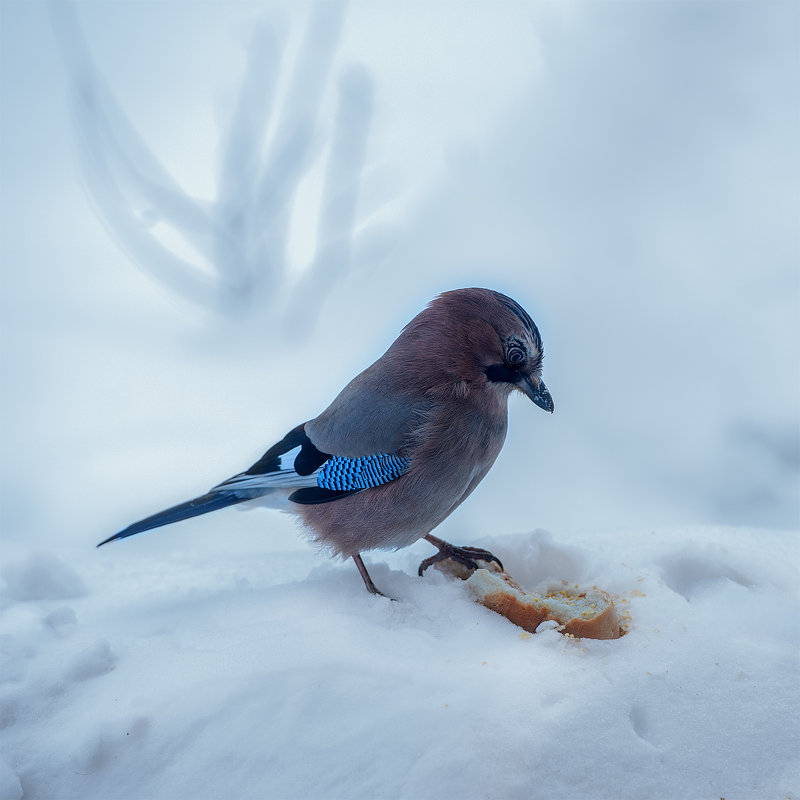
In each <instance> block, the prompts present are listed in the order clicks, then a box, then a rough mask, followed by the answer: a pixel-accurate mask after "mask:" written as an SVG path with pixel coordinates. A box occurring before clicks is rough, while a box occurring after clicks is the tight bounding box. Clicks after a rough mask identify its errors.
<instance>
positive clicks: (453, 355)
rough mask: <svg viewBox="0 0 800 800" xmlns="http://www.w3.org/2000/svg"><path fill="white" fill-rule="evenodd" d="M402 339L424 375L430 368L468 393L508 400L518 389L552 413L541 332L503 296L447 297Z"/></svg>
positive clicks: (460, 292) (467, 293)
mask: <svg viewBox="0 0 800 800" xmlns="http://www.w3.org/2000/svg"><path fill="white" fill-rule="evenodd" d="M403 339H405V340H406V342H405V343H406V346H411V345H412V342H413V349H414V350H415V351H416V353H415V356H416V358H415V359H414V369H416V370H419V371H420V372H423V373H427V372H429V369H428V368H426V367H429V368H430V372H433V371H434V370H435V371H436V372H437V373H438V375H440V376H442V377H441V380H443V381H444V382H445V383H448V384H450V385H451V386H455V387H461V388H462V389H463V391H464V392H469V391H470V390H471V388H473V387H481V386H482V387H484V388H487V389H489V391H491V392H493V393H495V394H497V395H499V396H501V397H503V398H505V397H508V395H509V394H510V393H511V392H512V391H514V390H515V389H518V390H519V391H521V392H522V393H523V394H525V395H527V397H529V398H530V399H531V400H533V402H534V403H536V405H537V406H539V408H542V409H544V410H545V411H550V412H552V411H553V407H554V406H553V398H552V397H551V396H550V392H549V391H548V390H547V387H546V386H545V385H544V381H543V380H542V358H543V355H544V353H543V348H542V337H541V335H540V334H539V329H538V328H537V327H536V324H535V323H534V321H533V320H532V319H531V318H530V316H529V314H528V313H527V311H525V309H524V308H522V306H521V305H519V303H517V302H516V301H515V300H512V299H511V298H510V297H506V295H504V294H500V292H495V291H492V290H490V289H455V290H454V291H451V292H445V293H444V294H441V295H439V296H438V297H437V298H436V299H435V300H434V301H433V302H432V303H431V304H430V305H429V306H428V308H426V309H425V310H424V311H423V312H422V313H420V314H418V315H417V316H416V317H415V318H414V319H413V320H412V321H411V322H410V323H409V324H408V325H407V326H406V329H405V330H404V332H403V336H401V338H400V340H398V343H399V342H400V341H401V340H403ZM405 349H406V348H405V347H404V350H405ZM409 349H410V347H409ZM432 383H433V385H441V384H440V383H439V380H436V381H433V382H432Z"/></svg>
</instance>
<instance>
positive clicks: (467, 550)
mask: <svg viewBox="0 0 800 800" xmlns="http://www.w3.org/2000/svg"><path fill="white" fill-rule="evenodd" d="M425 538H426V539H427V540H428V541H429V542H430V543H431V544H432V545H433V546H434V547H438V548H439V552H438V553H436V554H435V555H432V556H431V557H430V558H426V559H425V560H424V561H423V562H422V563H421V564H420V565H419V570H418V572H419V576H420V577H422V573H423V572H425V570H426V569H428V567H430V566H431V564H435V563H436V562H437V561H446V560H447V559H452V560H453V561H457V562H458V563H459V564H463V565H464V566H465V567H468V568H469V569H479V566H478V563H477V562H478V561H485V562H486V563H487V564H488V563H490V562H492V561H495V562H497V564H498V566H499V567H500V569H503V564H502V562H501V561H500V559H499V558H498V557H497V556H496V555H494V554H493V553H490V552H489V551H488V550H484V549H483V548H481V547H456V545H454V544H450V543H449V542H445V541H444V539H439V538H438V537H437V536H431V535H430V534H428V536H426V537H425Z"/></svg>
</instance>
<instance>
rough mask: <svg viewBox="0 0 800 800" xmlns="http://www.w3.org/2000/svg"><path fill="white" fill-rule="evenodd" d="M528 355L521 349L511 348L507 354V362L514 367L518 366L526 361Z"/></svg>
mask: <svg viewBox="0 0 800 800" xmlns="http://www.w3.org/2000/svg"><path fill="white" fill-rule="evenodd" d="M525 359H526V355H525V351H524V350H523V349H522V348H521V347H509V348H508V353H506V362H507V363H509V364H511V365H512V366H515V367H516V366H518V365H519V364H521V363H522V362H523V361H525Z"/></svg>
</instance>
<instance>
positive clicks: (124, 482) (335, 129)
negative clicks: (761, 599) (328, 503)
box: [0, 1, 800, 557]
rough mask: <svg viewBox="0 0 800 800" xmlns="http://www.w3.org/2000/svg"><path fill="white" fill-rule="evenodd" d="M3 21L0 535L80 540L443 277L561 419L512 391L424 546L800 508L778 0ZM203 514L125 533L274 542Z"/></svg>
mask: <svg viewBox="0 0 800 800" xmlns="http://www.w3.org/2000/svg"><path fill="white" fill-rule="evenodd" d="M0 23H1V24H0V37H2V39H1V42H0V58H2V71H1V72H0V81H1V89H2V95H1V102H0V112H1V114H2V119H0V170H1V172H0V178H1V179H2V193H1V196H0V202H1V203H2V205H1V206H0V225H1V226H2V230H1V233H2V245H1V246H2V251H0V259H1V261H2V300H1V301H0V302H2V337H0V338H1V339H2V387H3V388H2V403H3V405H2V418H3V425H2V450H3V459H2V461H3V475H2V502H1V505H0V508H1V510H2V530H3V536H4V537H8V538H10V539H12V540H16V541H18V542H20V543H22V542H24V543H26V544H35V543H37V542H40V543H42V545H43V546H48V545H51V544H53V543H55V542H60V543H62V544H66V545H69V546H75V547H77V548H89V547H91V546H93V545H94V544H95V543H96V542H97V541H99V540H100V539H102V538H105V537H107V536H108V535H110V534H111V533H113V532H115V531H116V530H118V529H120V528H121V527H123V526H124V525H127V524H128V523H129V522H131V521H133V520H135V519H139V518H141V517H142V516H145V515H147V514H149V513H152V512H154V511H156V510H159V509H160V508H162V507H164V506H166V505H171V504H173V503H176V502H179V501H182V500H185V499H188V498H190V497H193V496H196V495H197V494H200V493H202V492H204V491H205V490H206V489H207V488H209V487H210V486H212V485H214V484H215V483H217V482H219V481H220V480H222V479H224V478H226V477H228V476H229V475H232V474H234V473H236V472H238V471H240V470H241V469H244V468H246V467H247V466H249V465H250V464H251V463H253V462H254V461H255V460H256V459H257V458H258V457H259V456H260V455H261V454H262V452H263V451H264V450H265V449H266V448H267V447H268V446H269V445H271V444H272V443H273V442H274V441H276V440H277V439H279V438H281V437H282V436H283V435H284V434H285V433H286V431H288V430H289V429H290V428H292V427H294V426H295V425H296V424H298V423H299V422H301V421H304V420H306V419H309V418H311V417H313V416H315V415H316V414H318V413H319V412H320V411H321V410H323V408H324V407H325V406H326V405H327V404H328V403H329V402H330V401H331V400H332V399H333V397H334V396H335V395H336V394H337V393H338V391H339V390H340V389H341V388H342V386H343V385H344V384H345V383H346V382H347V381H348V380H350V378H352V377H353V376H354V375H355V374H356V373H357V372H358V371H360V370H361V369H363V368H365V367H366V366H368V365H369V364H370V363H371V362H372V361H373V360H374V359H375V358H377V357H378V356H379V355H381V353H383V351H384V350H385V349H386V347H388V345H389V344H390V343H391V342H392V341H393V339H394V338H395V336H396V335H397V333H398V332H399V330H400V329H401V327H402V326H403V325H404V324H405V323H406V322H407V321H408V320H409V319H410V318H411V317H412V316H413V315H414V314H415V313H417V312H418V311H419V310H420V309H421V308H422V307H423V306H424V304H425V303H426V302H428V301H429V300H430V299H431V298H432V297H433V296H435V295H436V294H437V293H438V292H441V291H445V290H447V289H452V288H456V287H462V286H487V287H491V288H494V289H497V290H499V291H502V292H504V293H507V294H509V295H511V296H512V297H514V298H515V299H516V300H518V301H519V302H520V303H521V304H522V305H523V306H524V307H525V308H526V309H527V310H528V311H529V313H530V314H531V316H532V317H533V318H534V319H535V320H536V322H537V324H538V326H539V328H540V330H541V332H542V336H543V338H544V343H545V354H546V357H545V362H544V379H545V381H546V382H547V385H548V387H549V388H550V390H551V392H552V394H553V397H554V400H555V404H556V413H555V414H553V415H552V416H550V415H545V414H543V413H542V412H541V411H539V410H538V409H536V408H535V407H534V406H533V405H532V404H531V403H530V402H528V401H526V400H525V399H524V398H522V397H519V398H515V399H513V400H512V402H511V407H510V430H509V438H508V440H507V443H506V446H505V449H504V450H503V453H502V454H501V456H500V458H499V460H498V462H497V464H496V466H495V468H494V469H493V470H492V472H490V474H489V476H488V477H487V479H486V480H485V481H484V482H483V484H482V485H481V487H480V488H479V489H478V490H477V491H476V492H475V494H474V495H473V496H472V497H471V498H470V500H469V501H468V502H467V504H466V505H465V506H463V507H462V508H461V509H459V511H458V512H457V513H455V514H454V515H453V516H452V517H451V518H450V519H449V520H448V521H447V522H446V523H445V525H443V526H442V528H441V529H440V530H441V531H442V533H441V535H442V536H443V537H444V538H445V539H449V540H455V541H458V542H467V541H469V540H470V537H473V538H474V537H476V536H479V535H480V536H484V535H499V534H501V533H510V532H521V531H529V530H532V529H534V528H547V529H549V530H553V531H559V532H568V531H569V530H577V529H584V530H591V529H592V528H612V527H613V528H630V529H631V530H632V531H633V532H636V531H643V530H649V529H650V527H653V526H657V525H663V524H672V523H689V524H692V523H711V522H713V523H723V524H730V525H738V526H745V525H746V526H763V527H779V528H791V527H795V528H796V527H797V526H798V523H799V522H800V520H799V519H798V507H799V505H800V496H799V495H800V488H799V487H800V483H799V481H798V473H799V472H800V428H799V426H798V408H800V377H799V375H798V363H800V361H799V359H798V349H799V348H800V335H799V334H800V314H799V313H798V312H800V294H799V293H798V278H799V277H800V274H799V266H798V265H799V259H798V256H800V244H799V243H798V230H800V229H799V228H798V200H799V199H800V198H798V186H799V185H800V184H799V183H798V180H799V179H800V123H799V121H798V107H799V106H798V98H799V97H800V92H799V90H800V78H799V77H798V76H800V69H799V67H800V64H798V42H799V41H800V35H799V22H798V10H797V6H796V4H794V3H790V2H785V3H784V2H758V3H755V2H752V3H751V2H736V3H726V2H684V3H677V2H669V3H661V2H648V3H639V4H633V3H627V2H599V3H569V2H568V3H558V4H554V3H504V2H499V3H498V2H492V3H489V2H481V3H478V2H475V3H458V4H456V3H444V2H441V3H433V4H428V3H421V2H420V3H416V2H405V3H373V2H366V1H365V2H351V3H349V4H348V5H346V6H345V5H343V4H338V3H333V2H327V3H322V4H317V5H313V4H305V3H294V2H292V3H277V2H276V3H272V2H269V3H267V2H261V3H256V2H253V3H250V2H238V3H235V4H231V3H221V2H202V3H194V4H191V5H189V4H186V3H177V2H161V3H133V2H129V3H121V2H114V3H105V4H101V3H78V4H75V5H74V6H71V5H67V4H63V3H57V4H54V5H52V6H48V5H45V4H40V3H21V2H3V3H2V4H0ZM221 514H222V515H225V516H222V518H220V516H221V515H212V516H213V517H216V518H217V519H216V521H211V520H210V518H203V519H198V520H194V521H192V522H191V523H186V524H185V525H183V526H177V527H176V528H174V529H165V530H164V531H162V532H159V533H158V535H157V536H153V537H151V538H150V540H149V541H150V545H149V547H160V546H165V545H162V544H157V543H156V542H157V541H159V542H167V543H169V542H177V541H178V540H179V539H180V538H181V537H186V536H192V537H194V539H193V541H194V540H198V539H199V540H201V541H200V543H198V548H207V549H208V552H209V553H211V552H212V551H213V547H214V546H219V547H243V548H248V547H253V546H256V545H258V546H261V545H262V543H263V546H264V547H275V548H278V547H296V546H297V539H296V534H295V532H294V528H293V525H292V523H291V521H290V520H289V519H288V518H287V517H283V516H281V515H279V514H277V513H275V512H267V511H261V512H253V513H248V514H241V515H239V514H235V513H234V512H232V511H231V512H221ZM190 526H191V530H189V529H188V528H189V527H190ZM221 531H224V532H225V536H224V537H222V538H221V536H220V534H221ZM223 539H224V540H223ZM213 542H217V543H218V544H217V545H214V544H213ZM139 544H140V545H141V543H139ZM90 555H91V552H90V551H89V550H88V549H87V557H90Z"/></svg>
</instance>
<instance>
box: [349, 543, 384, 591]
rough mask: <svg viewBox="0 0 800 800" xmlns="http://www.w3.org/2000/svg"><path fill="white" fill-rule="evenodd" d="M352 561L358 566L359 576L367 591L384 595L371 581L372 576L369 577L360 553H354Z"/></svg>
mask: <svg viewBox="0 0 800 800" xmlns="http://www.w3.org/2000/svg"><path fill="white" fill-rule="evenodd" d="M353 561H355V562H356V566H357V567H358V571H359V573H361V577H362V578H363V580H364V586H366V587H367V591H368V592H371V593H372V594H377V595H380V596H381V597H386V595H385V594H384V593H383V592H382V591H380V589H378V587H377V586H376V585H375V584H374V583H373V582H372V578H370V576H369V572H367V568H366V567H365V566H364V561H363V560H362V558H361V554H360V553H356V554H355V555H354V556H353Z"/></svg>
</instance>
